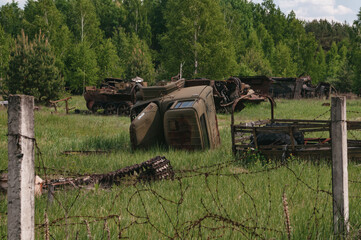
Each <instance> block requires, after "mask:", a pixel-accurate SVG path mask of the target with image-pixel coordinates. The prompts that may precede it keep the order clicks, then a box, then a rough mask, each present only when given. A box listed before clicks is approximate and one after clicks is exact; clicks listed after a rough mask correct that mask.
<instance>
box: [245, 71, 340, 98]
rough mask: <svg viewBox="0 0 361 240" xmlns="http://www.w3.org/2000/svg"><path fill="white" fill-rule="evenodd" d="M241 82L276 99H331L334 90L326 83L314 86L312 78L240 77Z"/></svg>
mask: <svg viewBox="0 0 361 240" xmlns="http://www.w3.org/2000/svg"><path fill="white" fill-rule="evenodd" d="M240 79H241V81H242V82H244V83H246V84H249V85H250V86H251V88H252V89H254V91H255V92H256V93H258V94H262V95H268V96H271V97H274V98H289V99H299V98H311V97H319V98H322V97H326V99H328V98H329V96H330V94H331V91H335V90H334V88H333V87H332V86H331V85H330V84H329V83H325V82H321V83H318V84H317V86H315V85H313V84H312V80H311V77H310V76H303V77H298V78H296V77H267V76H249V77H240Z"/></svg>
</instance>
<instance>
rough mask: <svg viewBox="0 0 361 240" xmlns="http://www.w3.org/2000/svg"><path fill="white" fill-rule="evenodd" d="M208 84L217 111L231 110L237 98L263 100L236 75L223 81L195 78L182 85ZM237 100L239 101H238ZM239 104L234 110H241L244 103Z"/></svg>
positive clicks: (262, 97)
mask: <svg viewBox="0 0 361 240" xmlns="http://www.w3.org/2000/svg"><path fill="white" fill-rule="evenodd" d="M202 85H204V86H210V87H212V88H213V97H214V103H215V106H216V110H217V112H219V113H227V112H231V111H232V110H231V108H232V106H233V104H234V102H236V101H237V99H239V98H242V99H243V100H242V103H244V102H253V103H259V102H263V101H264V100H265V97H264V96H263V95H260V94H259V93H256V92H255V91H254V89H251V88H250V86H249V85H247V84H245V83H243V82H242V81H241V80H240V79H239V78H237V77H231V78H228V79H227V80H225V81H223V80H222V81H221V80H210V79H207V78H196V79H190V80H186V81H185V85H184V87H191V86H202ZM238 102H239V101H238ZM239 103H240V104H239V105H237V106H235V110H236V111H241V110H242V109H243V108H244V105H243V104H241V102H239Z"/></svg>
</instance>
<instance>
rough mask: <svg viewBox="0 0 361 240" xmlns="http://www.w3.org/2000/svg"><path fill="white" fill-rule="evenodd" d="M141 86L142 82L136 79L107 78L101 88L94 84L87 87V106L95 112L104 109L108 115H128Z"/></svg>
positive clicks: (85, 95) (85, 96) (85, 94)
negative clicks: (135, 80)
mask: <svg viewBox="0 0 361 240" xmlns="http://www.w3.org/2000/svg"><path fill="white" fill-rule="evenodd" d="M140 86H141V85H140V83H137V82H134V81H125V80H122V79H118V78H106V79H105V81H104V82H103V83H102V84H101V87H100V88H99V89H98V88H96V87H94V86H90V87H86V88H85V93H84V98H85V101H86V106H87V108H88V109H89V110H91V111H92V112H93V113H96V112H98V111H99V110H102V109H104V113H105V114H107V115H115V114H118V115H125V116H128V115H129V113H130V108H131V107H132V106H133V104H134V103H135V101H136V93H137V91H139V89H140Z"/></svg>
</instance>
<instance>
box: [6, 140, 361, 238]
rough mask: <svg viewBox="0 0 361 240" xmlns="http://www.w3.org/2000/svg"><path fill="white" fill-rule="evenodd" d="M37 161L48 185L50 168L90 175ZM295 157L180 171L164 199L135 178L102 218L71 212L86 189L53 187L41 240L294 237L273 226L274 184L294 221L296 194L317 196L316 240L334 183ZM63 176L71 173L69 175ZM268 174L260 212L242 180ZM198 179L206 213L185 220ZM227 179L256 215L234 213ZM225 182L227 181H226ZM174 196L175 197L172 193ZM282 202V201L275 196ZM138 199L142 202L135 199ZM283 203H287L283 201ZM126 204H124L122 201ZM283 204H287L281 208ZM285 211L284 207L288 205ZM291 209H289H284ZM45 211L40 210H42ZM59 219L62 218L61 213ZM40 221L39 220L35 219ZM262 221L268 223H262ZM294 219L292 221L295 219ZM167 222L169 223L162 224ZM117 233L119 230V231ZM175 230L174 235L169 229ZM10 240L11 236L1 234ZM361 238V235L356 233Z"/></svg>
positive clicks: (310, 227) (310, 229)
mask: <svg viewBox="0 0 361 240" xmlns="http://www.w3.org/2000/svg"><path fill="white" fill-rule="evenodd" d="M34 143H35V146H36V149H37V151H36V162H37V163H38V165H37V167H36V169H37V170H38V171H40V170H41V171H42V173H43V174H44V175H43V176H42V177H44V179H45V181H46V182H47V181H48V180H49V179H48V177H49V175H47V173H48V171H49V170H51V171H53V172H56V173H60V174H62V176H63V177H69V175H71V176H72V177H74V176H77V177H82V176H87V175H89V174H78V173H75V172H70V171H66V170H64V169H56V168H54V167H48V166H45V163H44V159H43V156H42V152H41V151H40V148H39V146H38V145H37V144H36V140H35V139H34ZM290 161H292V160H291V159H289V160H288V161H283V162H273V163H272V164H270V165H269V166H266V167H262V168H261V169H258V170H245V171H242V172H237V173H234V172H230V171H229V168H232V167H237V166H242V165H240V160H239V159H232V160H228V161H224V162H221V163H216V164H211V165H205V166H200V167H197V168H193V169H178V170H175V171H174V172H175V176H174V178H173V180H164V181H173V182H174V183H173V184H172V185H176V186H175V187H173V188H172V190H171V191H173V192H176V193H177V194H176V195H177V196H178V197H176V198H174V197H171V195H172V194H171V195H170V196H165V195H164V192H159V190H157V189H156V187H155V186H156V185H158V184H157V183H145V182H144V181H142V180H140V179H139V180H135V181H134V182H133V183H132V184H130V185H124V186H121V189H117V191H116V194H115V197H114V199H113V200H112V202H111V206H110V208H109V209H108V211H107V212H108V213H109V214H107V213H106V214H102V215H100V216H97V215H72V214H71V212H72V209H73V208H74V206H75V205H76V203H78V202H79V201H82V200H83V198H82V192H83V191H84V190H83V188H82V186H81V185H77V184H73V188H71V189H72V192H71V193H70V194H72V196H73V197H71V198H70V199H67V200H65V199H62V198H61V195H58V193H59V191H65V190H66V189H63V190H57V191H51V190H50V189H48V202H47V204H46V207H45V208H44V209H43V212H44V219H43V221H39V220H37V222H36V224H35V227H36V232H37V236H44V238H45V239H58V235H57V234H59V232H62V231H61V230H63V235H65V237H66V239H79V238H81V236H80V235H81V233H82V232H81V231H80V230H79V229H78V227H83V229H84V232H86V234H87V238H88V239H93V238H94V239H96V237H95V235H97V236H99V233H97V234H94V233H92V229H94V228H95V227H94V226H97V228H98V229H99V228H100V229H102V237H101V239H114V237H115V236H116V238H118V239H123V238H131V236H130V235H128V233H127V231H128V230H129V231H130V230H131V229H134V228H140V229H141V228H143V227H144V226H148V227H150V229H152V231H154V234H158V235H157V236H158V237H157V238H168V239H188V238H207V239H208V238H209V239H212V238H228V237H229V236H238V237H237V238H244V239H254V238H257V239H269V238H286V236H289V237H288V238H292V234H293V233H292V232H293V231H295V229H296V228H297V226H295V225H293V224H295V222H292V221H290V219H288V225H287V226H285V228H284V229H283V228H282V227H281V226H277V225H276V226H274V225H272V224H270V222H271V219H272V218H274V212H275V211H276V209H277V208H279V206H277V205H279V204H281V203H282V198H281V196H280V195H279V196H278V195H277V193H273V192H272V186H273V185H274V184H280V185H281V186H283V193H286V192H287V196H288V198H286V200H285V201H287V202H289V203H291V204H287V205H286V206H288V207H287V211H289V215H290V216H291V217H292V211H293V208H292V203H294V202H295V201H297V199H296V197H295V196H296V195H297V191H298V189H299V188H305V189H308V190H309V191H310V192H312V194H313V195H314V198H313V199H307V201H310V203H312V206H313V207H312V211H311V213H310V215H309V216H308V218H307V221H306V226H307V232H305V233H304V234H305V235H304V236H306V235H307V238H308V239H313V238H317V236H319V234H320V232H319V231H320V230H319V226H320V224H321V223H320V222H321V220H322V219H324V218H325V217H326V216H327V215H328V214H327V212H328V211H330V209H329V207H330V206H329V205H327V204H320V203H319V201H320V199H322V198H325V197H327V198H330V202H332V192H331V191H330V190H329V189H331V188H332V187H331V184H332V183H331V179H330V181H329V184H328V186H327V187H326V188H325V187H322V186H321V175H322V173H321V166H320V164H318V163H315V165H316V167H317V172H316V175H315V176H316V183H315V185H314V184H311V183H309V182H307V181H308V179H304V178H303V175H304V173H305V171H306V169H307V165H305V166H304V167H303V168H301V169H300V170H295V169H293V166H292V165H291V164H290ZM278 170H281V171H287V172H288V174H287V175H289V176H291V177H292V179H294V180H295V183H296V184H295V185H294V186H291V185H290V184H289V183H273V182H272V181H271V176H272V174H273V173H274V174H277V171H278ZM64 174H69V175H65V176H64ZM262 174H264V175H265V176H266V179H267V184H266V186H265V189H266V191H267V192H266V193H265V194H264V196H263V197H264V199H265V200H264V202H266V203H267V204H268V206H267V207H266V208H264V209H266V211H263V212H262V211H260V210H259V209H262V208H261V206H260V203H259V202H258V201H257V200H256V196H255V195H254V193H253V190H252V189H251V188H250V187H249V182H248V181H246V180H245V179H243V178H244V177H245V176H257V175H262ZM191 178H198V179H203V180H202V182H201V183H202V184H203V185H204V188H203V190H202V191H203V193H202V197H201V198H200V200H199V202H198V203H196V204H198V206H199V208H200V209H201V211H200V213H199V214H198V215H197V216H194V217H193V216H191V217H190V218H186V219H183V218H184V217H181V215H182V211H184V209H183V208H184V205H185V204H186V202H187V201H189V200H188V198H189V194H191V193H190V189H191V188H193V187H194V186H192V185H191V184H190V183H189V181H188V180H189V179H191ZM224 178H226V179H227V181H231V180H232V179H233V181H235V182H236V183H237V187H238V188H237V190H238V191H240V193H241V194H242V196H244V199H248V200H247V202H248V204H249V207H250V209H249V210H248V211H250V212H252V215H248V216H242V215H240V214H234V213H233V209H232V208H230V207H229V204H225V203H226V201H227V197H226V196H225V195H224V192H223V188H224V186H223V185H222V184H221V183H220V181H221V180H223V179H224ZM223 181H224V180H223ZM349 183H355V184H359V183H361V181H358V180H349ZM129 189H133V193H132V194H131V195H130V197H129V198H128V199H126V200H125V202H124V203H125V204H124V206H125V210H126V212H127V213H128V214H129V216H130V217H131V218H130V220H129V221H128V222H127V223H124V221H123V220H122V218H123V217H124V214H122V213H119V214H113V213H112V212H113V211H114V210H115V209H116V208H117V204H116V203H117V201H120V198H121V196H122V194H123V193H124V191H126V190H129ZM149 195H150V196H152V198H153V199H154V201H153V204H156V205H157V206H158V207H159V209H161V211H162V214H163V215H164V218H165V219H166V221H167V222H168V224H167V226H166V227H165V226H161V225H160V224H159V223H158V220H159V219H155V218H154V216H153V212H154V209H151V207H150V206H149V202H148V201H149V198H147V197H146V196H149ZM173 195H174V194H173ZM275 196H278V197H279V200H275ZM49 198H53V199H54V200H55V201H54V203H55V204H57V205H58V206H59V208H60V209H61V211H62V212H63V216H62V217H55V218H54V216H50V217H49V215H48V213H49V212H50V211H51V208H50V204H51V203H50V201H49ZM350 198H361V197H360V196H350ZM276 199H278V198H276ZM136 200H139V201H136ZM283 200H284V199H283ZM123 201H124V200H123ZM137 203H140V208H138V209H137V211H134V209H133V208H134V205H137ZM281 205H282V204H281ZM283 208H285V206H283ZM285 211H286V210H285ZM40 212H41V211H40ZM0 216H1V218H3V217H5V216H6V212H0ZM57 216H59V214H58V215H57ZM36 219H39V218H36ZM261 219H264V220H263V221H261ZM291 220H292V218H291ZM163 221H165V220H163ZM360 225H361V223H360V222H356V223H355V224H354V225H353V226H352V227H353V228H354V231H355V232H357V233H355V234H359V233H358V232H359V229H360ZM115 229H116V230H115ZM169 229H172V231H169ZM93 235H94V237H93ZM2 236H3V237H5V238H6V234H2ZM357 236H359V235H357Z"/></svg>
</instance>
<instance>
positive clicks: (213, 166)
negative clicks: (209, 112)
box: [0, 96, 361, 239]
mask: <svg viewBox="0 0 361 240" xmlns="http://www.w3.org/2000/svg"><path fill="white" fill-rule="evenodd" d="M324 102H328V101H323V100H315V99H306V100H299V101H293V100H277V107H276V108H275V117H276V118H293V119H315V118H316V117H319V118H318V119H329V117H330V113H329V107H325V106H322V103H324ZM70 106H71V107H75V108H78V109H83V110H85V109H86V107H85V101H84V100H83V98H82V97H80V96H76V97H73V99H72V100H71V101H70ZM347 110H348V111H349V112H348V114H347V118H348V119H349V120H358V121H361V113H358V112H361V100H348V102H347ZM52 111H53V109H50V108H47V107H41V109H40V110H39V111H38V112H36V113H35V136H36V141H37V145H38V147H39V149H40V151H41V154H39V155H37V157H36V166H43V165H44V166H45V167H46V168H47V171H46V174H47V175H48V177H50V176H51V177H61V176H63V177H68V176H73V175H74V176H78V175H83V174H89V173H106V172H110V171H114V170H117V169H119V168H122V167H125V166H129V165H132V164H135V163H141V162H144V161H146V160H148V159H150V158H153V157H155V156H157V155H161V156H165V157H166V158H167V159H169V160H170V161H171V164H172V166H173V168H174V170H175V171H176V178H175V180H173V181H172V180H164V181H157V182H152V183H137V184H135V183H134V179H127V180H126V181H124V183H123V184H121V185H118V186H113V187H112V188H107V189H104V188H101V187H99V186H97V185H96V186H95V187H93V188H90V189H77V188H75V189H67V190H62V191H60V190H59V191H56V192H55V195H54V200H53V202H52V203H51V204H50V202H48V196H47V194H44V195H42V196H41V197H37V198H36V210H35V211H36V213H35V214H36V215H35V219H36V239H44V231H45V229H46V228H47V227H45V225H44V224H45V213H46V215H47V218H48V222H49V224H48V225H49V227H48V229H49V232H50V239H88V238H89V239H90V238H92V239H118V238H130V239H166V238H181V239H192V238H197V239H207V238H218V239H288V237H290V238H292V239H306V238H307V239H332V238H333V227H332V195H331V190H332V186H331V184H332V181H331V164H330V163H329V162H328V161H325V160H321V161H303V160H300V159H296V158H292V159H289V161H288V163H287V164H283V165H281V164H280V163H279V162H274V161H260V160H257V158H256V156H255V157H254V159H253V161H250V162H249V163H248V164H241V163H240V162H232V163H230V162H231V161H233V160H235V158H234V157H233V156H232V153H231V133H230V115H226V114H221V115H218V123H219V130H220V135H221V142H222V144H221V146H220V147H219V148H217V149H215V150H209V151H204V152H202V151H194V152H187V151H176V150H173V149H165V148H164V147H154V148H152V149H150V150H147V151H134V152H133V151H132V150H131V148H130V141H129V123H130V120H129V118H126V117H116V116H101V115H77V114H69V115H66V114H65V111H64V110H63V109H62V108H60V111H59V113H57V114H54V113H52ZM267 118H270V109H269V104H268V103H262V104H260V105H249V106H247V108H245V109H244V110H243V111H242V112H241V113H237V115H236V120H237V122H240V121H242V122H247V121H253V120H259V119H267ZM6 134H7V113H6V110H5V109H0V139H1V141H0V157H1V159H2V161H1V162H0V170H6V169H7V136H6ZM353 135H355V136H356V137H357V136H360V138H361V134H359V133H358V132H356V133H354V134H353ZM66 150H106V151H109V153H108V154H99V155H89V156H83V155H71V156H67V155H64V154H62V152H64V151H66ZM38 153H39V151H38ZM222 163H224V164H222ZM360 173H361V165H360V164H359V163H355V162H351V163H349V180H350V182H349V195H350V225H351V235H350V236H349V238H350V239H354V238H360V237H361V236H360V235H358V234H360V231H361V180H360V177H359V176H360ZM37 174H38V175H40V176H41V177H44V170H43V168H41V169H38V170H37ZM0 200H1V201H0V212H1V215H0V217H1V219H0V224H1V226H0V237H1V238H2V239H3V238H6V211H7V206H6V204H7V203H6V196H5V195H4V194H2V195H0ZM285 204H287V206H288V211H287V214H288V216H289V222H290V231H288V230H287V228H286V225H285V219H286V217H285ZM288 234H290V236H289V235H288Z"/></svg>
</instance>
